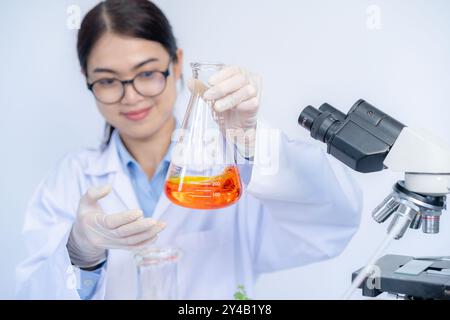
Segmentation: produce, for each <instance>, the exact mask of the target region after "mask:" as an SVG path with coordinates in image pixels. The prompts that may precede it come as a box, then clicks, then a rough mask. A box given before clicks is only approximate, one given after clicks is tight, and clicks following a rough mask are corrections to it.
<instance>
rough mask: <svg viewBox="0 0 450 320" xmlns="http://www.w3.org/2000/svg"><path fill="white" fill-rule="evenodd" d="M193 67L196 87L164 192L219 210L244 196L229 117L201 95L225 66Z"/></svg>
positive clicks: (176, 200) (181, 201)
mask: <svg viewBox="0 0 450 320" xmlns="http://www.w3.org/2000/svg"><path fill="white" fill-rule="evenodd" d="M191 67H192V71H193V78H194V81H193V86H194V87H193V88H192V87H191V88H190V89H191V98H190V101H189V105H188V108H187V111H186V114H185V117H184V120H183V123H182V126H181V128H180V129H179V130H177V131H178V132H177V133H176V134H177V135H178V137H176V138H175V140H176V145H175V147H174V149H173V152H172V161H171V164H170V167H169V171H168V174H167V180H166V185H165V193H166V195H167V197H168V198H169V199H170V200H171V201H172V202H173V203H175V204H176V205H179V206H182V207H186V208H192V209H203V210H211V209H220V208H224V207H227V206H230V205H232V204H234V203H235V202H237V201H238V200H239V198H240V196H241V195H242V184H241V179H240V175H239V170H238V167H237V165H236V148H235V145H234V140H233V137H232V134H231V135H230V134H229V131H231V130H229V129H230V128H229V126H228V125H227V121H228V119H229V118H228V117H225V116H224V115H223V114H221V113H218V112H216V111H215V110H214V108H213V106H214V101H208V100H205V99H204V98H203V93H204V92H205V91H206V90H207V89H208V88H209V84H208V79H209V78H210V77H211V76H212V75H213V74H215V73H216V72H218V71H220V70H221V69H222V68H223V67H224V65H223V64H219V63H192V64H191ZM229 111H231V112H232V110H229ZM227 116H230V112H228V113H227ZM230 137H231V138H230Z"/></svg>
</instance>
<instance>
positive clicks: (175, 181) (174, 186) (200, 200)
mask: <svg viewBox="0 0 450 320" xmlns="http://www.w3.org/2000/svg"><path fill="white" fill-rule="evenodd" d="M165 192H166V195H167V197H168V198H169V199H170V200H171V201H172V202H173V203H175V204H177V205H179V206H182V207H186V208H191V209H220V208H224V207H227V206H229V205H232V204H233V203H235V202H236V201H237V200H239V198H240V196H241V194H242V186H241V180H240V177H239V171H238V169H237V168H236V167H235V166H230V167H227V168H225V170H224V172H223V174H221V175H218V176H213V177H196V176H192V177H191V176H185V177H184V178H183V179H181V178H180V177H173V178H169V179H168V180H167V182H166V186H165Z"/></svg>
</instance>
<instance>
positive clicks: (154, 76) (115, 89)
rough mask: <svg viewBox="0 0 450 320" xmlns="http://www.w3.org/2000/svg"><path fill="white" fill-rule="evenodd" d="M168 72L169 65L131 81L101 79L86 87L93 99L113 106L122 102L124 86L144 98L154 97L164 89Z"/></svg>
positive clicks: (145, 72)
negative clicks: (129, 87) (132, 89)
mask: <svg viewBox="0 0 450 320" xmlns="http://www.w3.org/2000/svg"><path fill="white" fill-rule="evenodd" d="M169 70H170V65H169V67H168V68H167V70H166V71H144V72H141V73H139V74H138V75H136V76H135V77H134V78H133V79H131V80H119V79H117V78H103V79H99V80H97V81H94V82H93V83H87V87H88V89H89V90H90V91H91V92H92V93H93V95H94V97H95V99H97V100H98V101H100V102H101V103H104V104H114V103H117V102H119V101H120V100H122V99H123V97H124V96H125V86H126V85H128V84H131V85H132V86H133V88H134V90H136V92H137V93H139V94H140V95H142V96H144V97H147V98H149V97H155V96H158V95H160V94H161V93H162V92H163V91H164V89H165V88H166V84H167V78H168V77H169V75H170V71H169Z"/></svg>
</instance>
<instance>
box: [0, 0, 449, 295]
mask: <svg viewBox="0 0 450 320" xmlns="http://www.w3.org/2000/svg"><path fill="white" fill-rule="evenodd" d="M95 3H96V1H91V0H87V1H81V0H73V1H50V0H47V1H43V0H40V1H31V0H30V1H24V0H21V1H12V0H7V1H2V3H1V4H0V39H1V46H0V48H1V49H0V71H1V74H0V92H1V94H0V130H1V131H0V133H1V134H0V147H1V157H0V177H1V178H0V208H1V209H0V214H1V224H0V243H1V252H2V258H1V260H0V262H1V263H0V298H13V297H14V268H15V266H16V265H17V263H18V262H19V261H20V260H22V259H23V258H24V255H25V253H24V249H23V246H22V239H21V235H20V229H21V227H22V224H23V213H24V210H25V207H26V203H27V200H28V198H29V197H30V195H31V193H32V191H33V189H34V188H35V187H36V185H37V184H38V182H39V181H40V179H41V178H42V177H43V176H44V174H45V173H46V172H47V171H48V170H49V169H50V168H51V167H52V166H53V165H54V164H55V163H56V161H57V160H58V159H60V158H61V157H62V156H63V155H64V154H65V153H67V152H69V151H74V150H77V149H79V148H82V147H86V146H96V145H98V143H99V141H100V137H101V131H102V125H103V121H102V119H101V117H100V115H99V114H98V113H97V111H96V108H95V104H94V101H93V99H92V97H91V96H90V94H89V93H88V91H87V90H86V89H85V85H84V81H83V78H82V77H81V74H80V72H79V66H78V61H77V57H76V50H75V42H76V30H71V29H69V28H68V27H67V20H68V17H69V16H70V14H68V13H67V8H68V6H69V5H78V6H79V7H80V8H81V13H82V14H83V15H84V14H85V13H86V12H87V11H88V10H89V9H90V8H91V7H92V6H93V5H94V4H95ZM157 4H159V5H160V7H161V8H162V9H163V11H165V13H166V14H167V16H168V18H169V20H170V21H171V22H172V24H173V27H174V31H175V34H176V37H177V39H178V41H179V45H180V47H182V48H184V50H185V56H186V62H192V61H199V60H210V61H211V60H216V61H223V62H226V63H229V64H238V65H241V66H244V67H246V68H248V69H250V70H252V71H254V72H258V73H259V74H261V75H262V76H263V78H264V91H263V103H262V110H261V116H263V117H264V118H266V119H270V122H271V124H272V125H273V126H275V127H279V128H282V129H283V130H284V131H285V132H286V133H287V134H288V135H289V136H290V137H293V138H295V137H299V138H307V133H306V132H305V130H303V129H302V128H300V127H298V125H297V124H296V121H297V118H298V115H299V113H300V111H301V110H302V109H303V108H304V107H305V106H307V105H309V104H311V105H313V106H316V107H319V106H320V104H322V103H323V102H328V103H330V104H332V105H334V106H335V107H337V108H339V109H341V110H342V111H344V112H347V111H348V109H349V108H350V107H351V106H352V104H353V103H354V102H355V101H356V100H358V99H359V98H364V99H366V100H367V101H369V102H371V103H372V104H374V105H375V106H377V107H379V108H380V109H382V110H384V111H385V112H386V113H388V114H390V115H392V116H393V117H395V118H397V119H398V120H400V121H402V122H403V123H405V124H407V125H409V126H420V127H425V128H428V129H430V130H431V131H433V132H434V133H435V134H436V135H438V136H440V137H441V138H442V139H443V140H444V141H446V142H447V143H448V144H450V129H449V125H448V123H449V119H450V106H449V101H450V90H449V89H450V41H449V38H450V2H449V1H447V0H432V1H425V0H422V1H419V0H389V1H366V0H341V1H335V0H320V1H317V0H315V1H312V0H309V1H292V0H279V1H276V2H275V1H272V0H245V1H241V0H227V1H218V0H208V1H207V0H185V1H181V0H160V1H157ZM371 5H376V6H377V7H376V8H378V9H379V10H380V14H381V15H380V18H381V25H380V27H381V28H380V29H373V28H371V27H370V26H371V24H370V23H369V26H368V24H367V23H368V20H369V21H370V18H371V17H373V16H372V15H371V12H372V11H370V8H369V6H371ZM368 8H369V11H368ZM372 26H373V25H372ZM185 73H186V76H189V66H188V63H186V65H185ZM417 156H418V157H423V156H427V155H424V154H421V152H420V150H417ZM354 175H355V176H356V178H357V180H358V181H359V182H360V184H361V186H362V188H363V190H364V212H363V221H362V224H361V228H360V230H359V232H358V233H357V235H356V236H355V237H354V239H353V240H352V242H351V243H350V245H349V246H348V247H347V249H346V250H345V252H344V253H343V254H342V255H341V256H339V257H338V258H336V259H333V260H330V261H326V262H322V263H318V264H314V265H310V266H306V267H302V268H297V269H293V270H286V271H280V272H278V273H274V274H270V275H264V276H263V277H261V279H260V280H259V282H258V283H257V286H256V296H255V297H254V298H269V299H283V298H284V299H314V298H324V299H333V298H339V297H340V295H341V294H342V292H343V291H344V290H345V289H346V287H347V285H348V284H349V281H350V274H351V272H352V271H354V270H355V269H357V268H359V267H361V266H362V265H363V264H364V263H365V262H366V260H367V259H368V257H369V256H370V254H371V252H373V250H374V249H375V247H376V246H377V244H378V243H379V242H380V241H381V240H382V238H383V237H384V235H385V228H386V226H384V225H378V224H376V223H375V222H373V221H372V218H371V217H370V211H371V209H372V208H374V207H375V206H376V205H377V204H378V202H379V201H381V200H382V199H383V198H384V197H385V196H386V195H387V194H388V193H389V192H390V190H391V187H392V185H393V183H394V182H395V181H396V180H397V179H399V178H401V175H400V174H397V173H391V172H383V173H377V174H371V175H360V174H356V173H355V174H354ZM441 227H442V228H441V229H442V232H441V234H439V235H434V236H429V235H428V236H427V235H423V234H422V233H421V232H418V231H414V232H408V233H407V235H406V236H405V237H404V239H403V240H401V241H399V242H396V243H395V244H393V245H392V246H391V248H390V249H389V252H392V253H401V254H407V255H439V254H445V255H450V217H448V213H445V214H444V216H443V218H442V226H441Z"/></svg>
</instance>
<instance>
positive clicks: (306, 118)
mask: <svg viewBox="0 0 450 320" xmlns="http://www.w3.org/2000/svg"><path fill="white" fill-rule="evenodd" d="M320 113H321V112H320V111H319V110H317V109H316V108H314V107H311V106H307V107H306V108H305V109H304V110H303V112H302V113H301V114H300V117H299V118H298V124H299V125H301V126H302V127H303V128H305V129H306V130H308V131H311V128H312V126H313V123H314V121H315V120H316V118H317V117H318V116H320Z"/></svg>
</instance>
